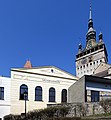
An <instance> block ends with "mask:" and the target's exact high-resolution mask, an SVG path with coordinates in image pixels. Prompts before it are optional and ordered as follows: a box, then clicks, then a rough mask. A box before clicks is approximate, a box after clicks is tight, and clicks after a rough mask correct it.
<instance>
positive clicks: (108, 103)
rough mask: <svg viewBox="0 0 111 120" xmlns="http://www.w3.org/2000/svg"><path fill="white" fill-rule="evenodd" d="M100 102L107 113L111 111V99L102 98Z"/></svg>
mask: <svg viewBox="0 0 111 120" xmlns="http://www.w3.org/2000/svg"><path fill="white" fill-rule="evenodd" d="M99 104H100V105H101V106H102V108H103V110H104V112H105V113H108V112H111V110H110V107H111V99H102V100H101V101H100V103H99Z"/></svg>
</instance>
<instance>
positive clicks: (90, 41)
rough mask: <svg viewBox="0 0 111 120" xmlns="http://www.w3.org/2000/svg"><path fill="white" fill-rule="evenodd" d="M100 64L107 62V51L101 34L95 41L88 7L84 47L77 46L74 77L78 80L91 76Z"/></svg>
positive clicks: (94, 32)
mask: <svg viewBox="0 0 111 120" xmlns="http://www.w3.org/2000/svg"><path fill="white" fill-rule="evenodd" d="M101 62H104V63H107V62H108V58H107V50H106V47H105V44H104V42H103V35H102V33H100V34H99V37H98V41H96V31H95V29H94V27H93V20H92V10H91V6H90V17H89V21H88V32H87V34H86V47H85V48H84V49H82V45H81V44H79V47H78V54H77V55H76V76H77V77H79V78H80V77H82V76H83V75H92V74H93V73H94V71H95V69H96V68H97V67H98V66H99V65H100V63H101Z"/></svg>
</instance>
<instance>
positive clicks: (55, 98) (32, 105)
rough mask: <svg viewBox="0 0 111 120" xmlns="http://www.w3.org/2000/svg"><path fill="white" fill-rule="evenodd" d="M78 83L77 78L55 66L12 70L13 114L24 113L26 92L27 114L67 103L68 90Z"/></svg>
mask: <svg viewBox="0 0 111 120" xmlns="http://www.w3.org/2000/svg"><path fill="white" fill-rule="evenodd" d="M76 81H77V77H75V76H73V75H71V74H69V73H67V72H65V71H63V70H60V69H58V68H56V67H53V66H47V67H38V68H21V69H11V114H21V113H24V104H25V103H24V99H25V98H24V92H27V97H26V99H27V101H26V105H27V107H26V109H27V112H28V111H32V110H34V109H43V108H46V107H47V104H58V103H67V96H68V88H69V87H70V86H71V85H72V84H74V83H75V82H76Z"/></svg>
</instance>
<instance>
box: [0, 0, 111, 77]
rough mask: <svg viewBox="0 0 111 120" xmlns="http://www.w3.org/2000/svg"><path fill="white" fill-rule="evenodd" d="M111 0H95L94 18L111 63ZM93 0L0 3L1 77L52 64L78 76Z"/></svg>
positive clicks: (93, 7)
mask: <svg viewBox="0 0 111 120" xmlns="http://www.w3.org/2000/svg"><path fill="white" fill-rule="evenodd" d="M110 5H111V0H92V14H93V15H92V17H93V22H94V28H95V30H96V33H97V41H98V34H99V33H100V31H101V32H102V33H103V36H104V42H105V44H106V48H107V51H108V59H109V63H111V52H110V50H111V48H110V46H111V45H110V44H111V7H110ZM89 6H90V0H1V1H0V56H1V57H0V58H1V59H0V75H3V76H10V69H11V68H22V67H23V66H24V64H25V62H26V60H27V59H30V60H31V62H32V65H33V66H34V67H38V66H48V65H53V66H56V67H59V68H61V69H63V70H65V71H67V72H69V73H71V74H74V75H75V55H76V54H77V51H78V44H79V42H81V43H82V44H83V46H84V47H85V42H86V39H85V36H86V33H87V24H88V19H89Z"/></svg>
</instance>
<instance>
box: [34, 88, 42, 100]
mask: <svg viewBox="0 0 111 120" xmlns="http://www.w3.org/2000/svg"><path fill="white" fill-rule="evenodd" d="M35 101H42V87H41V86H37V87H36V88H35Z"/></svg>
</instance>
